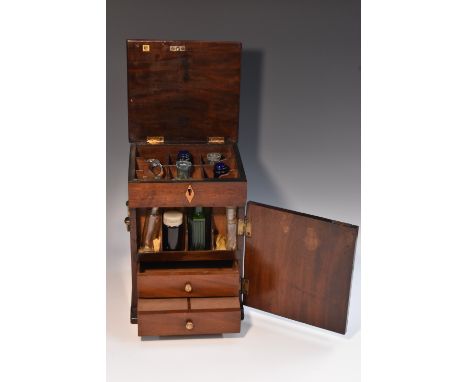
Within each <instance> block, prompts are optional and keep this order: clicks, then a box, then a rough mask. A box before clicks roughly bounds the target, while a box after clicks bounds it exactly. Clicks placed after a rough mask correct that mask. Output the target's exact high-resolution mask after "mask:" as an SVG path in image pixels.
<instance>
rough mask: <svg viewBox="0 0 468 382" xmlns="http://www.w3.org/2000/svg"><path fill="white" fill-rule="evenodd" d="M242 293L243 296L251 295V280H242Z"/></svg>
mask: <svg viewBox="0 0 468 382" xmlns="http://www.w3.org/2000/svg"><path fill="white" fill-rule="evenodd" d="M241 292H242V294H249V279H244V278H243V277H242V279H241Z"/></svg>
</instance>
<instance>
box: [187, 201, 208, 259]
mask: <svg viewBox="0 0 468 382" xmlns="http://www.w3.org/2000/svg"><path fill="white" fill-rule="evenodd" d="M205 247H206V217H205V214H204V213H203V208H202V207H195V210H194V211H193V214H192V216H191V218H190V249H195V250H197V249H198V250H200V249H205Z"/></svg>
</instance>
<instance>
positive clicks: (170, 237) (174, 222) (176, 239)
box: [163, 211, 184, 251]
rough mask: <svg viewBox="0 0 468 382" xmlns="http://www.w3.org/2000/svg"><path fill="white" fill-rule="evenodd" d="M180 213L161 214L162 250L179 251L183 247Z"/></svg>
mask: <svg viewBox="0 0 468 382" xmlns="http://www.w3.org/2000/svg"><path fill="white" fill-rule="evenodd" d="M183 218H184V215H183V214H182V212H180V211H166V212H164V214H163V249H164V250H165V251H181V250H183V245H184V232H183V229H184V227H183V224H182V221H183Z"/></svg>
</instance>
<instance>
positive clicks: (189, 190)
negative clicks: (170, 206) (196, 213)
mask: <svg viewBox="0 0 468 382" xmlns="http://www.w3.org/2000/svg"><path fill="white" fill-rule="evenodd" d="M187 192H188V194H189V196H192V189H191V188H189V189H188V190H187Z"/></svg>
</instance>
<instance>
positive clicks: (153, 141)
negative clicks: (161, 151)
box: [146, 137, 164, 145]
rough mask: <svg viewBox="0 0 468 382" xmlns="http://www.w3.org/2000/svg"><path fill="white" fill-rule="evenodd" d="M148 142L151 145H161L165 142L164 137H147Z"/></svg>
mask: <svg viewBox="0 0 468 382" xmlns="http://www.w3.org/2000/svg"><path fill="white" fill-rule="evenodd" d="M146 143H148V144H150V145H160V144H161V143H164V137H146Z"/></svg>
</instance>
